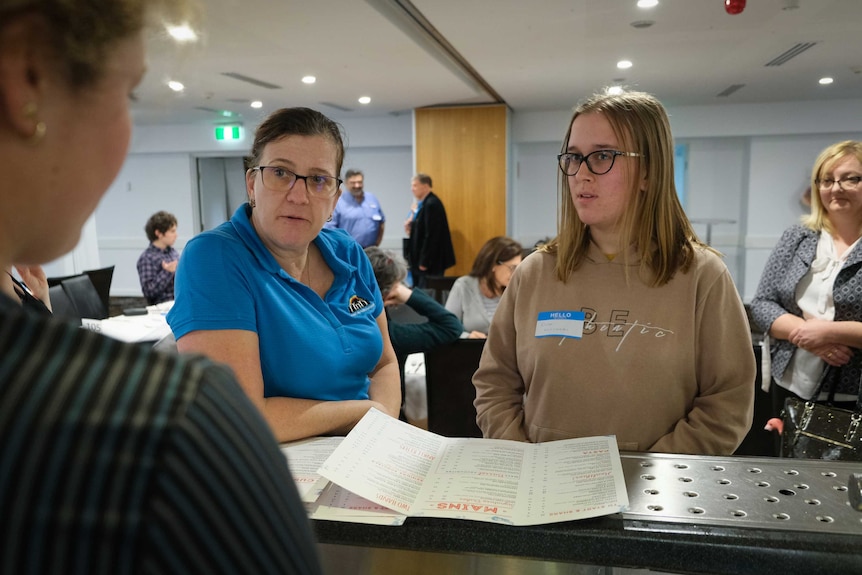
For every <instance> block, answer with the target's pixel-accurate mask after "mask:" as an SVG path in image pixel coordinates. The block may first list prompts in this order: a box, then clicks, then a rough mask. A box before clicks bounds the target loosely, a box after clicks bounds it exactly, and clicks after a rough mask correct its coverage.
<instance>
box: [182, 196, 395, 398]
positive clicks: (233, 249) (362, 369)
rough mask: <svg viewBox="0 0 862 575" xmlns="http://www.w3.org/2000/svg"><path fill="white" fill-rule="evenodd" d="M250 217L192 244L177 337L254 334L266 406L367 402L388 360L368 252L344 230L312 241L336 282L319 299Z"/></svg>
mask: <svg viewBox="0 0 862 575" xmlns="http://www.w3.org/2000/svg"><path fill="white" fill-rule="evenodd" d="M249 213H250V212H249V208H248V204H244V205H242V206H240V208H239V209H237V211H236V213H234V215H233V217H232V218H231V220H230V221H229V222H225V223H223V224H222V225H220V226H219V227H217V228H216V229H214V230H210V231H207V232H203V233H201V234H198V235H197V236H195V237H194V238H192V239H191V240H190V241H189V242H188V243H187V244H186V247H185V249H184V250H183V254H182V257H181V258H180V264H179V266H177V274H176V282H175V284H176V285H175V288H174V296H175V303H174V306H173V308H172V309H171V311H170V312H169V313H168V316H167V320H168V324H169V325H170V326H171V330H172V331H173V332H174V335H175V336H176V338H177V339H179V338H181V337H182V336H184V335H185V334H187V333H189V332H192V331H197V330H222V329H241V330H247V331H253V332H255V333H257V334H258V339H259V341H260V363H261V368H262V370H263V382H264V397H297V398H305V399H317V400H336V401H337V400H349V399H368V386H369V384H370V380H369V379H368V374H369V373H370V372H371V371H372V370H373V369H374V368H375V366H376V365H377V362H378V361H379V359H380V355H381V353H382V352H383V339H382V337H381V335H380V330H379V329H378V327H377V321H376V318H377V316H378V315H379V314H380V313H382V312H383V300H382V298H381V296H380V289H379V288H378V286H377V282H376V280H375V279H374V272H373V270H372V269H371V264H370V262H369V261H368V258H367V257H366V256H365V253H364V252H363V251H362V248H361V247H360V246H359V244H357V243H356V242H355V241H353V240H352V239H351V238H350V237H349V236H348V235H347V234H346V233H344V232H343V231H340V230H326V229H324V230H322V231H321V232H320V234H319V235H318V236H317V238H315V240H314V243H315V245H316V246H317V247H318V249H320V253H321V254H323V257H324V259H325V260H326V263H327V264H328V265H329V267H330V269H331V270H332V272H333V273H334V274H335V279H334V281H333V282H332V287H331V288H330V289H329V291H328V292H327V294H326V297H325V298H324V299H321V298H320V296H318V295H317V294H316V293H315V292H314V291H313V290H311V288H309V287H307V286H306V285H304V284H302V283H300V282H298V281H296V280H295V279H293V278H292V277H291V276H290V275H289V274H288V273H287V272H285V271H284V270H283V269H281V267H280V266H279V265H278V263H277V262H276V260H275V258H274V257H273V256H272V254H271V253H270V252H269V250H267V249H266V247H265V246H264V245H263V243H262V242H261V240H260V237H259V236H258V235H257V232H256V231H255V230H254V228H253V227H252V225H251V222H250V221H249Z"/></svg>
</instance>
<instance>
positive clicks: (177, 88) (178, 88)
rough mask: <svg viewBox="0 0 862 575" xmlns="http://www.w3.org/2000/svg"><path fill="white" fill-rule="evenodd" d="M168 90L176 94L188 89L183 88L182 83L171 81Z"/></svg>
mask: <svg viewBox="0 0 862 575" xmlns="http://www.w3.org/2000/svg"><path fill="white" fill-rule="evenodd" d="M168 88H170V89H171V90H173V91H174V92H182V91H183V90H185V89H186V87H185V86H183V83H182V82H177V81H176V80H170V81H169V82H168Z"/></svg>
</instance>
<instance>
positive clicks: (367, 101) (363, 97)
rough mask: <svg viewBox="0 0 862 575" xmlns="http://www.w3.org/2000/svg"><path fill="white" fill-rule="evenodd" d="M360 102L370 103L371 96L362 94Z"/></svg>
mask: <svg viewBox="0 0 862 575" xmlns="http://www.w3.org/2000/svg"><path fill="white" fill-rule="evenodd" d="M359 103H360V104H370V103H371V98H369V97H368V96H362V97H360V98H359Z"/></svg>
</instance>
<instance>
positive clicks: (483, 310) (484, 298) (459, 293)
mask: <svg viewBox="0 0 862 575" xmlns="http://www.w3.org/2000/svg"><path fill="white" fill-rule="evenodd" d="M523 253H524V248H523V247H521V244H519V243H518V242H516V241H515V240H513V239H512V238H507V237H506V236H498V237H496V238H491V239H490V240H488V241H487V242H485V245H483V246H482V247H481V249H479V253H478V254H476V259H475V260H473V269H472V270H470V274H469V275H466V276H462V277H460V278H458V279H457V280H455V283H454V284H453V285H452V290H451V291H450V292H449V297H448V298H446V309H448V310H449V311H451V312H452V313H454V314H455V317H457V318H458V319H459V320H461V323H463V324H464V333H463V334H462V337H465V338H470V339H485V338H486V337H488V328H489V327H490V325H491V319H492V318H493V317H494V312H495V311H497V306H498V305H499V304H500V296H502V295H503V290H505V289H506V286H507V285H509V280H510V279H512V274H513V273H515V268H516V267H518V264H520V263H521V256H522V254H523Z"/></svg>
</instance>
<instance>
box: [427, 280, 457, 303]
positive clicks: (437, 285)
mask: <svg viewBox="0 0 862 575" xmlns="http://www.w3.org/2000/svg"><path fill="white" fill-rule="evenodd" d="M459 277H460V276H425V291H427V292H428V295H430V296H431V297H433V298H434V299H435V300H437V303H439V304H440V305H446V298H447V297H449V292H450V291H452V284H454V283H455V280H457V279H458V278H459Z"/></svg>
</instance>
